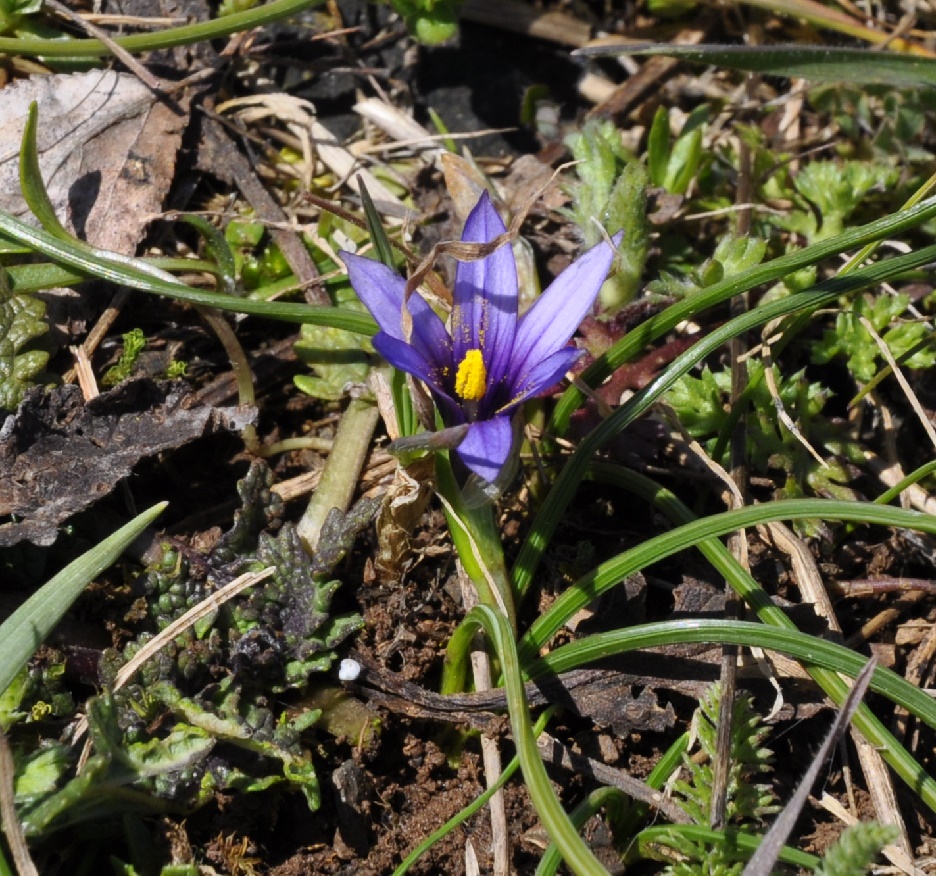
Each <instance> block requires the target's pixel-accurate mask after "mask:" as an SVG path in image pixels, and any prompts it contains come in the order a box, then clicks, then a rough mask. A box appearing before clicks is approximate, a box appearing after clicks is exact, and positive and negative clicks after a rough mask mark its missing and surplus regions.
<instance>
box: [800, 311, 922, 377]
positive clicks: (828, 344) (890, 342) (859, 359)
mask: <svg viewBox="0 0 936 876" xmlns="http://www.w3.org/2000/svg"><path fill="white" fill-rule="evenodd" d="M909 304H910V296H909V295H903V294H901V295H887V294H881V295H877V296H876V297H870V296H864V295H861V296H858V297H857V298H855V299H853V300H852V302H851V303H850V304H849V305H846V306H845V307H843V308H842V309H841V310H840V311H839V312H838V313H837V314H836V317H835V327H834V328H832V329H827V330H826V332H825V333H824V334H823V336H822V340H820V341H819V342H818V343H817V344H815V345H814V346H813V348H812V360H813V362H815V363H816V364H824V363H826V362H831V361H832V360H833V359H839V358H843V359H845V364H846V365H847V367H848V370H849V371H850V372H851V374H852V376H853V377H854V378H855V380H857V381H860V382H861V383H867V382H868V381H869V380H871V379H872V378H873V377H874V376H875V374H877V372H878V371H879V370H880V368H881V363H882V357H881V350H880V348H879V347H878V345H877V344H876V343H875V341H874V339H873V338H872V337H871V333H870V332H869V331H868V330H867V328H865V326H864V325H862V322H861V320H862V319H867V320H868V322H869V323H871V325H872V326H873V327H874V330H875V331H876V332H877V333H878V334H879V335H881V336H882V340H883V341H884V343H885V344H887V346H888V348H889V349H890V352H891V355H892V356H893V357H894V358H895V359H897V360H899V361H900V362H901V364H902V365H904V366H906V367H907V368H932V367H933V365H934V364H936V345H934V343H933V341H934V338H933V329H932V327H931V326H930V325H929V324H928V323H927V322H924V321H923V320H921V319H913V318H912V317H911V318H910V319H907V320H906V321H901V320H902V318H903V317H904V314H905V313H906V312H907V307H908V305H909Z"/></svg>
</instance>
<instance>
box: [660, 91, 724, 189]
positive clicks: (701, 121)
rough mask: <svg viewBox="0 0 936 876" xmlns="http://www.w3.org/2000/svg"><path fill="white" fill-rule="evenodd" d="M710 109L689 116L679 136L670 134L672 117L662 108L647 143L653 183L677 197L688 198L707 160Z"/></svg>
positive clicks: (705, 108)
mask: <svg viewBox="0 0 936 876" xmlns="http://www.w3.org/2000/svg"><path fill="white" fill-rule="evenodd" d="M708 115H709V109H708V107H707V106H706V105H705V104H702V105H700V106H698V107H696V108H695V109H694V110H693V111H692V112H691V113H689V115H688V116H687V117H686V121H685V123H684V124H683V127H682V130H681V131H680V133H679V136H678V137H676V138H675V140H674V139H673V137H672V136H671V134H670V118H669V117H670V114H669V112H668V111H667V110H666V108H665V107H662V106H661V107H660V108H659V109H658V110H657V111H656V115H655V116H654V117H653V124H652V125H651V126H650V134H649V137H648V141H647V169H648V171H649V173H650V182H651V183H652V184H653V185H655V186H659V187H660V188H663V189H666V191H668V192H670V193H671V194H674V195H684V194H686V192H687V191H688V190H689V185H690V183H691V182H692V180H693V179H694V178H695V177H696V175H697V174H698V172H699V170H700V169H701V168H702V166H703V164H704V163H705V161H706V158H705V152H704V150H703V149H702V140H703V138H704V136H705V126H706V122H707V120H708Z"/></svg>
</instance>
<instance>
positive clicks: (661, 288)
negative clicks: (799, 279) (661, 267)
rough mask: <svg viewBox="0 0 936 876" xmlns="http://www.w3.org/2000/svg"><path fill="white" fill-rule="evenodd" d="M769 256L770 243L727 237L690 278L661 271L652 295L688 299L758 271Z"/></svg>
mask: <svg viewBox="0 0 936 876" xmlns="http://www.w3.org/2000/svg"><path fill="white" fill-rule="evenodd" d="M766 252H767V241H766V240H761V239H760V238H757V237H749V236H745V237H723V238H722V239H721V240H720V241H719V242H718V246H717V247H715V252H714V253H712V256H711V258H708V259H706V260H705V261H704V262H703V263H702V264H701V265H699V267H697V268H694V269H693V270H692V271H690V273H689V274H688V276H686V277H679V276H676V275H675V274H671V273H669V272H668V271H661V272H660V277H659V279H657V280H654V281H653V282H652V283H649V284H648V285H647V289H648V291H650V292H656V293H658V294H660V295H666V296H670V297H673V298H685V297H687V296H689V295H692V294H693V293H695V292H698V291H699V290H700V289H704V288H705V287H706V286H711V285H713V284H714V283H720V282H721V281H722V280H726V279H728V278H729V277H734V276H736V275H737V274H740V273H742V272H743V271H746V270H748V269H749V268H754V267H757V265H759V264H760V263H761V261H763V258H764V254H765V253H766Z"/></svg>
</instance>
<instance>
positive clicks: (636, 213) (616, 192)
mask: <svg viewBox="0 0 936 876" xmlns="http://www.w3.org/2000/svg"><path fill="white" fill-rule="evenodd" d="M566 145H568V147H569V148H570V149H571V150H572V154H573V156H574V157H575V160H576V161H578V162H580V163H579V164H578V166H577V167H576V172H577V173H578V181H577V182H575V183H572V184H571V185H570V186H569V190H570V192H571V194H572V198H573V200H572V206H571V207H570V208H569V209H568V210H567V211H566V215H567V216H568V217H569V218H570V219H571V220H572V221H573V222H574V223H575V224H576V226H578V229H579V230H580V231H581V232H582V236H583V238H584V240H585V243H586V245H587V246H594V245H595V244H597V243H598V242H599V241H600V240H601V234H602V230H601V228H600V227H599V226H598V225H596V224H595V222H594V219H595V218H597V219H599V221H600V222H601V225H602V226H603V228H604V230H605V231H607V232H608V233H609V234H615V233H617V232H618V231H621V230H622V229H623V231H624V238H623V240H622V241H621V245H620V246H619V247H618V254H617V258H616V260H615V268H614V272H613V276H612V277H611V278H610V279H609V280H607V281H606V282H605V284H604V286H603V287H602V289H601V302H602V304H603V305H604V306H605V308H608V309H612V310H613V309H615V308H617V307H619V306H621V305H622V304H626V303H627V302H628V301H630V300H631V299H632V298H633V297H634V296H635V295H636V294H637V291H638V289H639V288H640V278H641V275H642V274H643V269H644V265H645V263H646V261H647V251H648V245H649V240H650V225H649V223H648V221H647V184H648V182H649V178H648V174H647V169H646V168H645V167H644V165H643V164H641V163H640V162H639V161H637V160H636V159H635V158H634V156H633V155H631V154H630V153H629V152H628V151H627V150H626V149H625V148H624V146H623V144H622V143H621V133H620V131H619V130H618V129H617V128H616V127H615V126H614V125H613V124H612V123H611V122H607V121H605V122H588V123H587V124H586V125H585V126H584V127H583V128H582V129H581V130H580V131H576V132H575V133H574V134H571V135H569V137H568V138H567V140H566Z"/></svg>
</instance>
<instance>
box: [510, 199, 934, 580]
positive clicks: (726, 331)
mask: <svg viewBox="0 0 936 876" xmlns="http://www.w3.org/2000/svg"><path fill="white" fill-rule="evenodd" d="M927 203H929V204H930V207H933V206H934V204H932V203H930V202H927ZM933 259H936V246H929V247H924V248H922V249H919V250H915V251H912V252H910V253H908V254H907V255H903V256H897V257H896V258H893V259H887V260H885V261H883V262H877V263H875V264H873V265H869V266H868V267H865V268H861V269H860V270H857V271H854V272H853V273H851V274H848V275H847V276H844V277H834V278H832V279H830V280H826V281H825V282H823V283H819V284H817V285H816V286H814V287H813V288H812V289H809V290H806V291H805V292H800V293H798V294H796V295H791V296H790V297H788V298H783V299H780V300H778V301H773V302H771V303H770V304H766V305H762V306H760V307H756V308H754V309H753V310H751V311H748V312H747V313H745V314H743V315H741V316H738V317H736V318H734V319H732V320H730V321H729V322H727V323H726V324H725V325H723V326H721V327H719V328H718V329H716V330H715V331H713V332H711V333H710V334H709V335H706V336H705V337H704V338H702V339H701V340H700V341H699V342H698V343H696V344H695V345H694V346H693V347H691V348H690V349H689V350H687V351H686V352H685V353H683V354H682V355H681V356H679V357H677V358H676V359H675V360H674V361H673V362H672V363H671V365H670V366H669V367H668V368H667V369H666V371H664V372H663V373H662V374H660V375H659V376H658V377H656V378H655V379H654V380H653V381H651V382H650V383H649V384H647V386H645V387H644V388H643V389H642V390H641V391H640V392H639V393H637V394H636V395H635V396H633V397H632V398H631V399H630V400H629V401H627V402H626V403H625V404H623V405H621V406H620V407H619V408H617V409H616V410H615V411H614V413H612V414H611V416H610V417H608V418H607V419H605V420H603V421H602V423H601V424H600V425H599V426H598V427H597V428H596V429H594V430H593V431H592V432H590V433H589V434H588V435H587V436H586V438H585V439H584V440H583V441H582V442H581V444H579V447H578V449H577V450H576V452H575V453H573V454H572V457H571V459H569V461H568V462H567V463H566V465H565V467H564V468H563V470H562V472H561V473H560V475H559V478H558V479H557V480H556V483H555V485H554V486H553V488H552V489H551V490H550V492H549V495H548V496H547V497H546V501H545V502H544V503H543V505H542V507H541V508H540V511H539V513H538V514H537V516H536V520H535V521H534V523H533V527H532V528H531V530H530V533H529V535H528V536H527V540H526V542H525V543H524V545H523V548H522V549H521V551H520V554H519V556H518V557H517V560H516V563H515V564H514V575H513V577H514V587H515V589H516V592H517V594H518V597H522V596H523V594H525V593H526V591H527V589H528V587H529V586H530V583H531V581H532V580H533V574H534V572H535V571H536V567H537V565H538V564H539V561H540V559H541V558H542V555H543V551H544V550H545V549H546V545H547V543H548V542H549V539H550V538H551V536H552V534H553V532H554V531H555V528H556V526H558V525H559V521H560V519H561V518H562V515H563V513H564V511H565V509H566V507H567V505H568V503H569V502H570V501H571V499H572V496H573V494H574V492H575V489H576V488H577V487H578V484H579V482H580V481H581V479H582V477H583V476H584V474H585V470H586V468H587V466H588V462H589V460H590V459H591V457H592V455H593V454H594V453H595V452H596V451H597V450H598V449H599V448H600V447H602V446H603V445H604V444H605V443H606V442H607V441H609V440H610V439H611V438H613V437H614V436H616V435H619V434H620V433H621V431H622V430H623V429H625V428H626V427H627V426H628V425H630V424H631V423H632V422H634V420H636V419H637V418H638V417H639V416H641V415H642V414H643V413H644V412H645V411H647V410H648V409H649V407H650V406H651V405H652V404H654V402H656V400H657V399H658V398H660V396H661V395H662V394H663V393H665V392H666V391H667V390H668V389H669V388H670V387H672V385H673V384H674V383H675V382H676V380H678V379H679V378H680V377H681V376H682V375H683V374H685V373H687V372H688V371H689V369H690V368H692V367H693V366H695V365H696V364H697V363H699V362H701V361H702V360H703V359H704V358H705V357H706V356H708V355H709V354H711V353H712V352H714V351H715V350H717V349H718V348H719V347H720V346H721V345H722V344H724V343H726V342H727V341H728V340H730V339H731V338H732V337H736V336H737V335H739V334H741V333H742V332H746V331H749V330H750V329H752V328H755V327H757V326H759V325H763V324H765V323H767V322H770V321H771V320H772V319H777V318H779V317H782V316H786V315H787V314H789V313H795V312H797V311H804V312H808V313H811V312H814V311H815V310H816V309H818V308H819V307H823V306H825V305H827V304H830V303H831V302H833V301H835V300H837V299H838V298H839V296H841V295H845V294H849V293H851V292H854V291H857V290H858V289H862V288H867V287H868V286H873V285H875V284H877V283H881V282H885V281H886V280H887V279H888V278H889V277H894V276H898V275H899V274H900V273H902V272H903V271H905V270H910V269H912V268H914V267H919V266H920V265H924V264H927V263H928V262H930V261H932V260H933ZM776 261H781V259H777V260H776ZM758 270H759V269H758V268H754V269H752V271H753V272H754V273H756V272H758ZM745 273H746V274H750V273H752V272H745ZM717 285H722V284H717ZM705 294H706V292H705V291H703V292H700V293H699V295H698V296H696V297H702V296H704V295H705ZM670 310H672V308H668V309H667V311H666V312H668V311H670ZM661 316H662V314H661ZM645 325H646V323H645V324H644V326H645ZM644 326H638V327H637V328H636V329H634V330H632V331H631V332H629V333H628V335H627V337H625V338H624V340H625V341H626V340H627V339H628V338H630V337H631V336H632V335H637V334H639V333H640V332H641V330H642V329H643V328H644ZM638 343H639V342H638ZM615 346H616V347H618V346H619V345H618V344H616V345H615ZM585 373H586V374H587V373H588V371H587V370H586V372H585ZM817 516H821V515H817Z"/></svg>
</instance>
